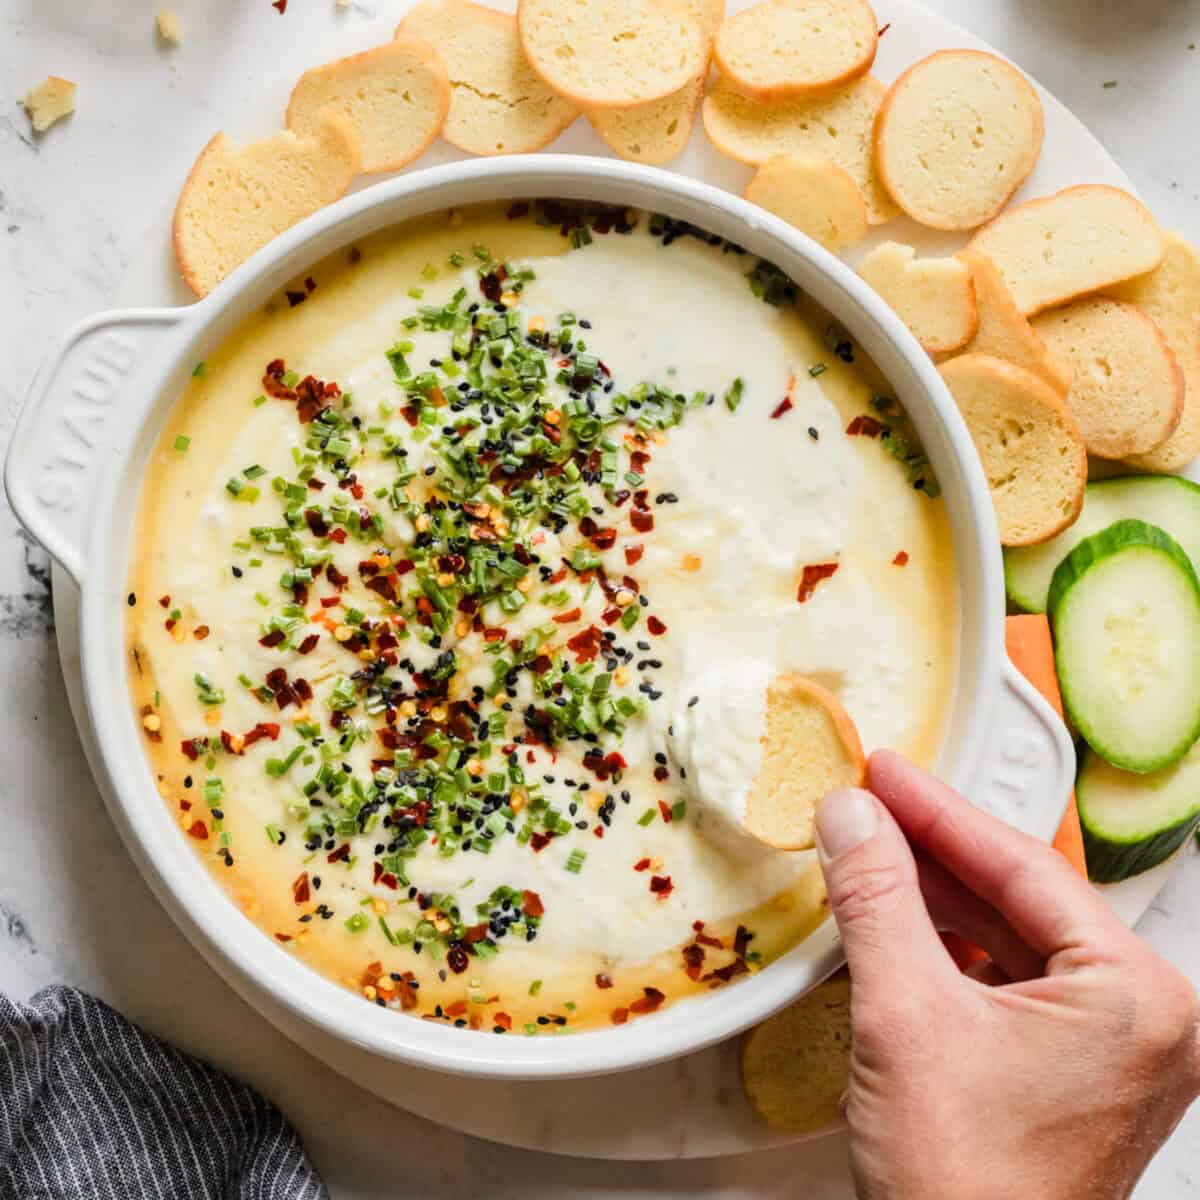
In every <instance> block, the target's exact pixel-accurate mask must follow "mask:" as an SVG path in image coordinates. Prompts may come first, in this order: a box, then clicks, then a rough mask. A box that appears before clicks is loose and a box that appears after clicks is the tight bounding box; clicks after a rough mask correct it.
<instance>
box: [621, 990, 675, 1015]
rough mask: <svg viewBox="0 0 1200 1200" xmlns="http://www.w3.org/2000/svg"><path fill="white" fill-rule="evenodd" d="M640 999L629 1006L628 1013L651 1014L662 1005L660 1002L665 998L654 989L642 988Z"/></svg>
mask: <svg viewBox="0 0 1200 1200" xmlns="http://www.w3.org/2000/svg"><path fill="white" fill-rule="evenodd" d="M642 993H643V994H642V998H641V999H640V1000H635V1001H634V1002H633V1003H632V1004H631V1005H630V1006H629V1011H630V1012H632V1013H651V1012H654V1010H655V1009H656V1008H659V1007H660V1006H661V1005H662V1002H663V1001H664V1000H665V999H666V998H667V997H666V996H665V995H664V994H663V993H662V992H660V991H659V990H658V988H655V987H647V988H642Z"/></svg>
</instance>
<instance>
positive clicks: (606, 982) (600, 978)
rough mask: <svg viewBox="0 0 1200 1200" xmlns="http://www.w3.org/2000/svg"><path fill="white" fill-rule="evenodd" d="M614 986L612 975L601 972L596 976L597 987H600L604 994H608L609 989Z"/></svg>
mask: <svg viewBox="0 0 1200 1200" xmlns="http://www.w3.org/2000/svg"><path fill="white" fill-rule="evenodd" d="M612 985H613V981H612V976H611V975H606V974H605V973H604V972H603V971H601V972H600V973H599V974H598V975H597V976H596V986H597V987H598V988H599V989H600V990H601V991H602V992H606V991H608V989H609V988H610V987H612Z"/></svg>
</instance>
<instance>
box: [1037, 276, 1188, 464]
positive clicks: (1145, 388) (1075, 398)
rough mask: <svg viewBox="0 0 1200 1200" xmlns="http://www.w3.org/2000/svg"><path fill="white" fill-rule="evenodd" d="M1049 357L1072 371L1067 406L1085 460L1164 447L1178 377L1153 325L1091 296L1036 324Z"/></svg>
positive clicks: (1178, 399)
mask: <svg viewBox="0 0 1200 1200" xmlns="http://www.w3.org/2000/svg"><path fill="white" fill-rule="evenodd" d="M1033 327H1034V329H1035V330H1037V332H1038V335H1039V336H1040V337H1041V339H1042V341H1044V342H1045V343H1046V345H1047V346H1049V347H1050V353H1051V354H1054V355H1056V356H1057V357H1058V358H1060V359H1062V361H1063V362H1066V363H1069V364H1070V366H1071V370H1072V371H1073V372H1074V381H1073V383H1072V385H1071V392H1070V395H1069V396H1068V397H1067V403H1068V404H1070V406H1071V411H1072V412H1073V413H1074V414H1075V419H1076V421H1078V423H1079V432H1080V433H1082V434H1083V441H1084V445H1086V446H1087V448H1088V453H1089V454H1095V455H1096V456H1097V457H1099V458H1124V457H1126V456H1127V455H1129V454H1142V453H1145V452H1146V451H1147V450H1152V449H1154V447H1155V446H1161V445H1162V443H1163V442H1165V441H1166V440H1167V438H1169V437H1170V436H1171V434H1172V433H1174V432H1175V427H1176V426H1177V425H1178V424H1179V417H1180V414H1181V413H1182V412H1183V397H1184V381H1183V372H1182V371H1181V370H1180V369H1179V364H1178V363H1177V362H1176V361H1175V355H1174V354H1173V353H1172V352H1171V347H1170V346H1168V345H1167V340H1166V338H1164V337H1163V335H1162V333H1161V332H1160V331H1159V328H1158V326H1157V325H1155V323H1154V322H1153V321H1152V320H1150V318H1149V317H1147V316H1146V315H1145V314H1144V313H1142V312H1141V311H1140V310H1139V309H1136V308H1134V306H1133V305H1132V304H1125V303H1124V302H1122V301H1120V300H1113V299H1110V298H1109V297H1108V296H1088V297H1086V298H1084V299H1083V300H1075V301H1072V303H1070V304H1067V305H1065V306H1064V307H1062V308H1052V309H1050V310H1049V311H1047V312H1044V313H1042V314H1041V316H1039V317H1035V318H1034V321H1033Z"/></svg>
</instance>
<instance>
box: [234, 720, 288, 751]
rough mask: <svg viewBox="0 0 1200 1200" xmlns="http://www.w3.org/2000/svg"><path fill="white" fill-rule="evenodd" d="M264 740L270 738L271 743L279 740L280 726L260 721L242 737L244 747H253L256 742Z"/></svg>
mask: <svg viewBox="0 0 1200 1200" xmlns="http://www.w3.org/2000/svg"><path fill="white" fill-rule="evenodd" d="M263 738H270V739H271V741H273V742H274V741H278V740H279V726H278V725H276V724H275V722H274V721H259V722H258V724H257V725H255V726H254V728H253V729H251V730H250V731H249V732H248V733H246V734H244V735H243V736H242V745H243V747H245V746H253V745H254V743H255V742H261V741H262V740H263Z"/></svg>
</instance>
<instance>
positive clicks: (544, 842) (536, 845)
mask: <svg viewBox="0 0 1200 1200" xmlns="http://www.w3.org/2000/svg"><path fill="white" fill-rule="evenodd" d="M553 836H554V834H552V833H535V834H534V835H533V836H532V837H531V838H530V839H529V846H530V849H532V850H533V852H534V854H540V853H541V852H542V851H543V850H545V848H546V847H547V846H548V845H550V839H551V838H552V837H553Z"/></svg>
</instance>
